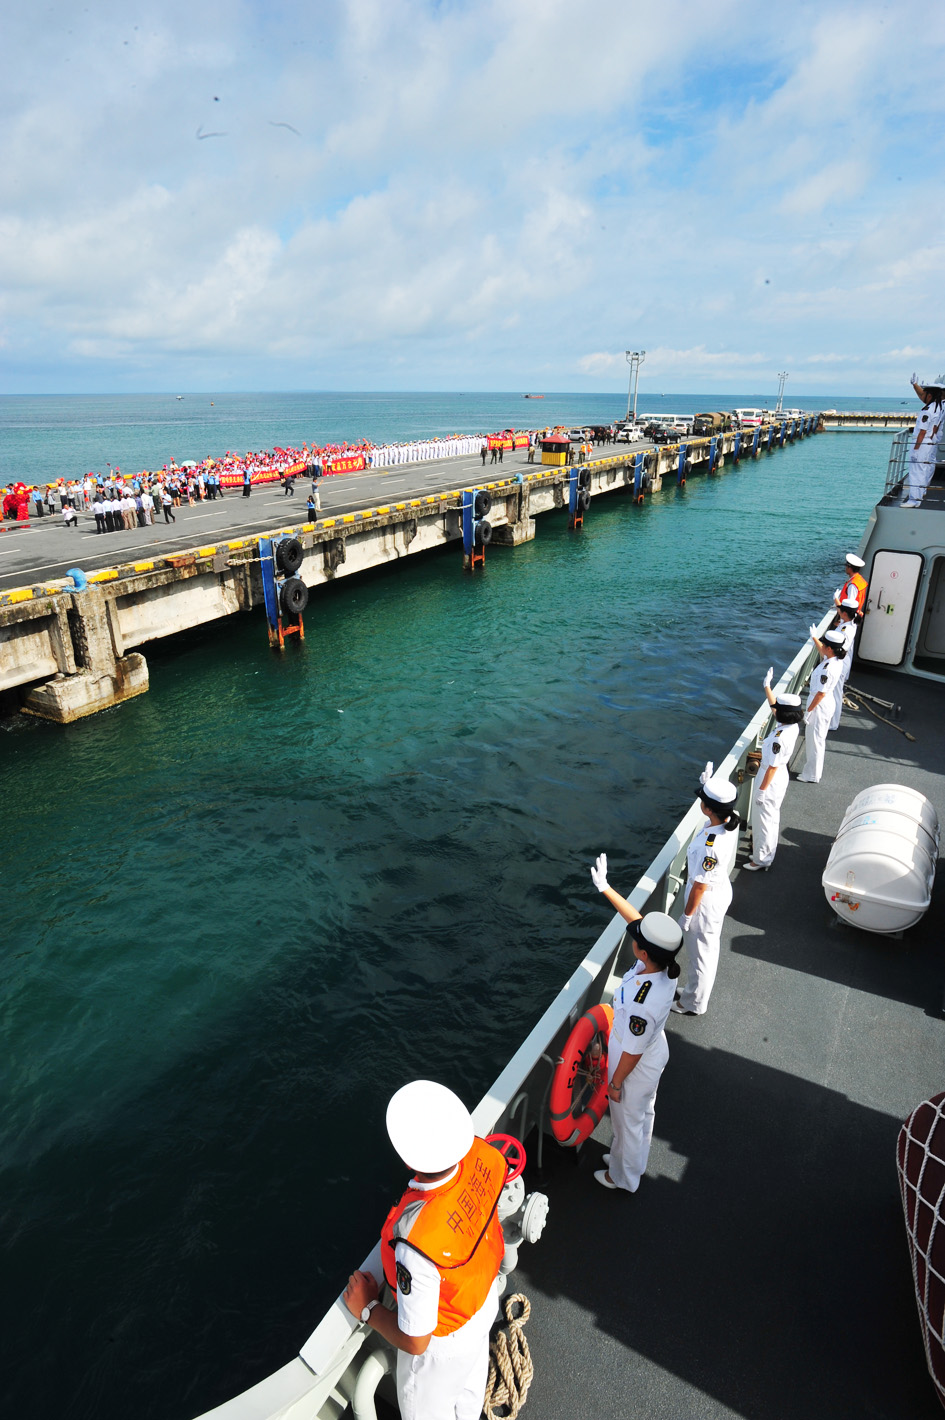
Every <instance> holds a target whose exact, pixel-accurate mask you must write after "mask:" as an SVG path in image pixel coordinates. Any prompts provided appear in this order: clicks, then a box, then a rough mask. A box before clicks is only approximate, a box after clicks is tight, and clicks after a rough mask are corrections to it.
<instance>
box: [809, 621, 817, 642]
mask: <svg viewBox="0 0 945 1420" xmlns="http://www.w3.org/2000/svg"><path fill="white" fill-rule="evenodd" d="M808 634H809V636H810V639H811V640H812V641H813V640H814V638H815V637H816V635H817V627H816V626H814V625H813V624H812V625H811V628H810V631H809V633H808Z"/></svg>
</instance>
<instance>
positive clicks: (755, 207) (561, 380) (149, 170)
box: [0, 0, 945, 400]
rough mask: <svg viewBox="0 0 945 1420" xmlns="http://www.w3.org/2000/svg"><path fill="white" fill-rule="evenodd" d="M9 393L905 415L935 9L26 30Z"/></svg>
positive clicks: (469, 0) (8, 185)
mask: <svg viewBox="0 0 945 1420" xmlns="http://www.w3.org/2000/svg"><path fill="white" fill-rule="evenodd" d="M4 53H5V63H4V83H3V85H2V87H0V113H2V133H3V154H4V157H3V162H2V164H0V389H3V390H6V391H7V392H16V393H26V392H36V393H44V392H73V391H75V392H99V391H102V392H104V391H114V392H121V391H146V390H155V391H157V390H174V391H175V392H188V391H191V390H214V389H220V390H227V389H229V390H283V389H284V390H302V389H312V390H345V389H348V390H401V389H402V390H521V391H534V392H541V391H545V390H548V391H551V390H569V391H574V392H578V391H585V390H586V391H592V390H594V391H597V390H599V391H610V390H614V391H617V390H626V388H627V376H628V366H627V361H626V358H625V351H626V350H628V349H634V350H645V351H646V357H645V362H644V365H643V368H642V370H641V376H640V390H641V392H645V391H659V392H662V393H671V392H680V391H694V390H699V391H710V390H718V391H719V392H723V391H748V390H759V389H767V388H769V387H776V376H777V372H778V371H781V370H784V371H786V372H788V374H789V381H788V385H787V398H788V399H789V400H790V398H791V396H792V395H798V396H800V395H802V394H804V393H805V392H812V393H824V392H835V393H838V394H865V395H872V394H885V393H895V394H897V395H907V394H908V379H909V376H910V375H911V374H912V373H913V372H917V373H918V375H919V377H920V379H923V378H924V379H927V380H934V379H935V378H936V377H937V376H939V375H940V374H943V373H945V322H943V291H945V279H943V278H945V185H943V182H942V173H943V148H945V86H943V84H942V82H941V75H942V72H943V63H942V61H943V53H945V6H942V5H934V4H928V3H925V4H921V5H920V4H917V3H912V0H897V3H893V4H876V3H871V0H857V3H853V4H850V3H835V0H817V3H815V4H805V3H791V0H788V3H786V4H783V5H780V6H760V5H758V4H757V0H751V3H748V0H699V3H693V0H440V3H437V0H426V3H423V0H317V2H316V3H312V0H305V3H299V4H296V3H292V0H285V3H275V4H268V5H262V4H257V3H240V2H239V0H200V3H196V4H195V3H185V0H149V3H148V4H146V5H145V4H141V3H139V0H121V3H109V0H105V2H104V3H100V4H90V5H88V6H82V5H81V4H75V5H62V4H53V5H45V4H43V3H42V0H40V3H38V4H37V5H36V6H35V7H34V6H18V7H14V6H12V5H11V6H7V7H6V14H5V20H4Z"/></svg>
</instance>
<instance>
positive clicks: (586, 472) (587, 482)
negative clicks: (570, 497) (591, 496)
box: [578, 468, 591, 488]
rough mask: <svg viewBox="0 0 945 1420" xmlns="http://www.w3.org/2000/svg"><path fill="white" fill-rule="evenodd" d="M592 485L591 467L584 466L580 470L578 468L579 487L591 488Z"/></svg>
mask: <svg viewBox="0 0 945 1420" xmlns="http://www.w3.org/2000/svg"><path fill="white" fill-rule="evenodd" d="M590 486H591V471H590V469H589V468H582V469H579V470H578V488H590Z"/></svg>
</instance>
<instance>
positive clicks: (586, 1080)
mask: <svg viewBox="0 0 945 1420" xmlns="http://www.w3.org/2000/svg"><path fill="white" fill-rule="evenodd" d="M613 1023H614V1013H613V1011H612V1009H611V1008H610V1006H604V1005H599V1006H592V1007H591V1009H590V1010H589V1011H585V1012H584V1014H583V1016H582V1017H581V1019H580V1020H579V1021H578V1023H577V1025H576V1026H575V1027H574V1030H573V1031H572V1032H571V1034H570V1035H569V1036H568V1039H567V1043H566V1044H565V1047H564V1049H563V1050H562V1052H561V1055H560V1057H559V1058H558V1063H557V1065H556V1066H555V1072H554V1075H553V1076H552V1077H551V1095H550V1097H549V1100H548V1105H549V1109H550V1111H551V1132H552V1134H553V1135H554V1136H555V1138H556V1139H557V1141H558V1143H559V1144H564V1145H566V1146H567V1147H568V1148H575V1147H576V1146H577V1145H578V1144H583V1143H584V1140H585V1139H586V1138H588V1136H589V1135H590V1134H591V1133H592V1131H593V1130H594V1129H595V1128H596V1127H597V1125H598V1124H599V1123H600V1121H601V1119H602V1118H603V1115H604V1111H605V1110H606V1108H607V1041H608V1038H609V1036H610V1028H611V1026H612V1025H613Z"/></svg>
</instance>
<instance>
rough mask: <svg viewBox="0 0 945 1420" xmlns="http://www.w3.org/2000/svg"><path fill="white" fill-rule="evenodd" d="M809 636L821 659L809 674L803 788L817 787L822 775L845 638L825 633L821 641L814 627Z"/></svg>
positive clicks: (801, 773) (802, 771) (801, 775)
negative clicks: (808, 785) (804, 785)
mask: <svg viewBox="0 0 945 1420" xmlns="http://www.w3.org/2000/svg"><path fill="white" fill-rule="evenodd" d="M810 636H811V640H812V641H813V643H814V645H815V646H816V647H817V649H818V651H819V652H820V654H821V656H822V657H823V659H822V660H821V661H820V662H819V663H818V664H817V665H816V666H815V667H814V669H813V672H812V673H811V678H810V692H809V694H808V696H807V713H806V716H805V720H806V723H807V729H806V730H805V732H804V740H805V743H806V745H807V758H806V759H805V760H804V768H803V769H802V770H801V772H800V774H799V775H798V776H797V777H798V779H799V780H800V782H801V783H802V784H819V783H820V776H821V775H822V774H823V772H824V750H825V748H826V744H827V732H828V730H829V729H830V722H831V720H832V719H833V713H834V710H835V709H836V700H835V696H836V693H837V686H838V685H839V683H840V678H841V676H842V675H843V661H844V647H843V640H844V638H843V637H842V636H841V634H840V632H839V631H828V632H827V633H826V635H825V636H824V639H823V640H822V641H821V640H820V639H819V638H818V636H817V628H816V626H812V627H811V628H810Z"/></svg>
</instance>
